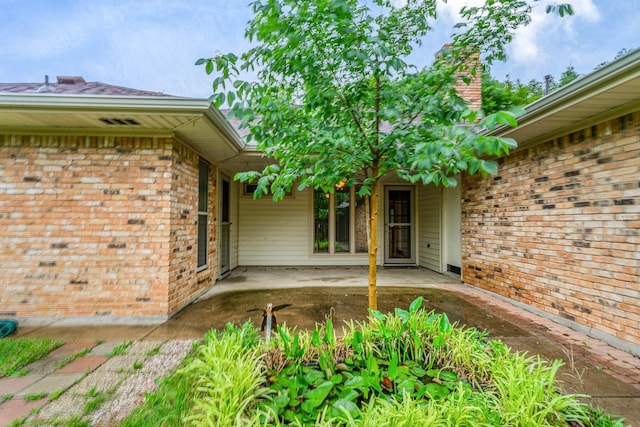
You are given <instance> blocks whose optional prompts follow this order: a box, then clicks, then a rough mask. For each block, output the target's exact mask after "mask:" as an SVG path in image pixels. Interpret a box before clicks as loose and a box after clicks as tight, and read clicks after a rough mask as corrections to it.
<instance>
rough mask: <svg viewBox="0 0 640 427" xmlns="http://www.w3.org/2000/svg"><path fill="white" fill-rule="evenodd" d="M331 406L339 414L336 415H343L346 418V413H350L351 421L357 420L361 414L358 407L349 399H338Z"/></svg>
mask: <svg viewBox="0 0 640 427" xmlns="http://www.w3.org/2000/svg"><path fill="white" fill-rule="evenodd" d="M331 406H332V407H333V408H334V409H336V410H337V412H335V413H336V414H342V415H343V416H344V415H345V413H348V414H349V415H350V416H351V419H355V418H357V417H358V416H359V414H360V410H359V409H358V406H357V405H356V404H355V403H353V402H352V401H351V400H348V399H338V400H336V401H335V402H334V403H333V405H331Z"/></svg>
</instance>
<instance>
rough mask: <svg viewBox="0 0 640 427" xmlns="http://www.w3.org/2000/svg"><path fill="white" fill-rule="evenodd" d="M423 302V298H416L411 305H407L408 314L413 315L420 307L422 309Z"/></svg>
mask: <svg viewBox="0 0 640 427" xmlns="http://www.w3.org/2000/svg"><path fill="white" fill-rule="evenodd" d="M423 301H424V298H423V297H418V298H416V299H414V300H413V302H412V303H411V305H409V312H410V313H411V314H414V313H416V312H417V311H418V309H420V307H422V302H423Z"/></svg>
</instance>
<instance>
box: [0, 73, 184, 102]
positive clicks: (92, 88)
mask: <svg viewBox="0 0 640 427" xmlns="http://www.w3.org/2000/svg"><path fill="white" fill-rule="evenodd" d="M0 93H43V94H45V93H52V94H58V95H59V94H68V95H107V96H108V95H110V96H158V97H173V95H167V94H166V93H162V92H151V91H147V90H138V89H131V88H128V87H122V86H114V85H110V84H106V83H101V82H87V81H85V80H84V78H82V77H80V76H58V77H57V82H56V83H43V82H40V83H0Z"/></svg>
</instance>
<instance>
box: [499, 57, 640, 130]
mask: <svg viewBox="0 0 640 427" xmlns="http://www.w3.org/2000/svg"><path fill="white" fill-rule="evenodd" d="M639 61H640V48H638V49H636V50H634V51H632V52H629V53H628V54H626V55H624V56H623V57H621V58H619V59H617V60H615V61H612V62H610V63H608V64H606V65H604V66H602V67H600V68H598V69H596V70H595V71H593V72H591V73H589V74H587V75H585V76H584V77H581V78H579V79H577V80H574V81H573V82H571V83H569V84H567V85H566V86H563V87H562V88H560V89H558V90H556V91H554V92H552V93H550V94H549V95H546V96H543V97H542V98H540V99H538V100H536V101H534V102H532V103H531V104H529V105H527V106H525V107H524V109H525V114H524V115H522V116H520V117H518V119H517V120H518V125H520V124H524V123H529V122H531V121H535V120H536V119H537V118H538V117H540V116H543V115H545V113H547V112H549V111H550V110H553V109H556V108H558V107H562V105H564V104H568V103H570V102H571V101H572V100H574V99H578V98H581V97H584V96H585V94H588V93H589V92H592V91H593V90H594V89H596V88H598V87H602V86H607V85H609V84H611V83H612V82H615V81H617V80H618V79H620V78H622V77H623V76H625V75H626V74H633V73H634V72H635V73H637V74H640V68H639V67H638V66H637V63H638V62H639ZM516 129H517V128H516ZM511 130H514V128H512V127H510V126H506V125H505V126H500V127H499V128H496V129H494V130H493V131H491V132H487V134H488V135H496V136H504V135H506V134H508V133H510V131H511Z"/></svg>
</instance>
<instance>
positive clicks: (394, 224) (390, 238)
mask: <svg viewBox="0 0 640 427" xmlns="http://www.w3.org/2000/svg"><path fill="white" fill-rule="evenodd" d="M413 200H414V197H413V187H386V189H385V254H384V262H385V264H415V262H416V256H415V244H414V239H413V235H414V232H413V230H414V224H413V216H414V215H413V209H414V207H413V205H414V201H413Z"/></svg>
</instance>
